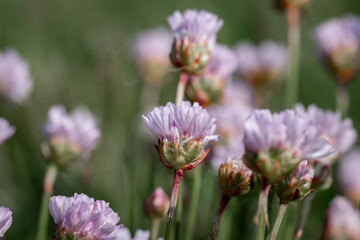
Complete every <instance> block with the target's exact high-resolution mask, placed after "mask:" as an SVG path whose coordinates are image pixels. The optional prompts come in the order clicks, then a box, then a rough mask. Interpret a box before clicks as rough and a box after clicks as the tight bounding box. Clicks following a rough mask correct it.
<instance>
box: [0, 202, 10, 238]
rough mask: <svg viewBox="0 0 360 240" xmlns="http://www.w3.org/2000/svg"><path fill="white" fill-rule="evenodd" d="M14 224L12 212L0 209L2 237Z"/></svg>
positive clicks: (3, 208)
mask: <svg viewBox="0 0 360 240" xmlns="http://www.w3.org/2000/svg"><path fill="white" fill-rule="evenodd" d="M12 222H13V219H12V212H11V210H10V209H8V208H6V207H0V237H3V236H4V234H5V232H6V231H7V230H8V229H9V228H10V226H11V224H12Z"/></svg>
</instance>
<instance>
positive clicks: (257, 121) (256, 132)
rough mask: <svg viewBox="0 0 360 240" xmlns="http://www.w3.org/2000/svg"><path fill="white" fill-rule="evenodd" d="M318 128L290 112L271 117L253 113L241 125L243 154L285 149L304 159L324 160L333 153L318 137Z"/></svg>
mask: <svg viewBox="0 0 360 240" xmlns="http://www.w3.org/2000/svg"><path fill="white" fill-rule="evenodd" d="M320 130H321V129H320V128H319V127H318V125H317V124H314V123H313V122H312V121H311V120H310V119H309V118H308V117H306V116H304V115H301V114H297V113H296V112H295V111H294V110H285V111H282V112H280V113H274V114H272V113H271V112H270V111H269V110H254V112H253V113H252V114H251V115H250V117H249V118H248V119H247V121H246V122H245V134H244V144H245V148H246V151H249V152H253V153H258V152H259V151H266V150H273V149H277V150H280V151H283V150H286V151H288V152H290V153H291V154H294V155H295V156H296V157H299V158H301V159H304V160H311V159H314V158H321V157H326V156H328V155H330V154H332V153H333V152H334V150H333V148H332V146H331V145H330V144H329V143H328V142H327V141H326V140H325V139H324V138H322V137H321V131H320Z"/></svg>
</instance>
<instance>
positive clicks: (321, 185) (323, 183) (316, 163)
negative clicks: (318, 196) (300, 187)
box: [309, 160, 333, 190]
mask: <svg viewBox="0 0 360 240" xmlns="http://www.w3.org/2000/svg"><path fill="white" fill-rule="evenodd" d="M309 166H310V167H311V168H312V169H313V171H314V178H313V179H312V182H311V189H314V190H326V189H328V188H329V187H330V186H331V184H332V182H333V179H332V176H331V168H330V165H329V164H328V163H325V162H323V161H321V160H311V161H310V162H309Z"/></svg>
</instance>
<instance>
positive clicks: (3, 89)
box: [0, 49, 33, 104]
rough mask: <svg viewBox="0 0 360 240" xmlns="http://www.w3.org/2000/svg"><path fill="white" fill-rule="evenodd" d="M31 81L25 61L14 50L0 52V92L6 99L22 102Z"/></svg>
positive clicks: (31, 83) (25, 97)
mask: <svg viewBox="0 0 360 240" xmlns="http://www.w3.org/2000/svg"><path fill="white" fill-rule="evenodd" d="M32 88H33V82H32V80H31V77H30V71H29V66H28V64H27V62H25V60H24V59H22V57H21V56H20V55H19V54H18V52H17V51H16V50H13V49H9V50H6V51H4V52H0V94H1V95H2V97H3V98H4V99H6V100H7V101H10V102H13V103H16V104H22V103H23V102H24V101H25V100H27V99H28V98H29V96H30V93H31V91H32Z"/></svg>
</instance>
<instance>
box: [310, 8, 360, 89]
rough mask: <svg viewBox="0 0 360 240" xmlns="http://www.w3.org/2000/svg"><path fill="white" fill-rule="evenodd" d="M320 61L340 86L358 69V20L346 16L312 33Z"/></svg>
mask: <svg viewBox="0 0 360 240" xmlns="http://www.w3.org/2000/svg"><path fill="white" fill-rule="evenodd" d="M314 41H315V44H316V47H317V49H318V55H319V58H320V60H321V61H322V62H323V63H324V64H325V65H326V67H327V68H328V69H329V70H330V71H331V72H332V73H333V74H334V75H335V76H336V79H337V81H339V82H340V83H342V84H346V83H348V82H349V81H350V80H352V79H353V78H354V76H355V75H356V74H357V73H358V71H359V69H360V19H359V18H358V17H356V16H352V15H348V16H345V17H342V18H333V19H330V20H328V21H326V22H324V23H322V24H320V25H319V26H318V27H317V28H316V29H315V31H314Z"/></svg>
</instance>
